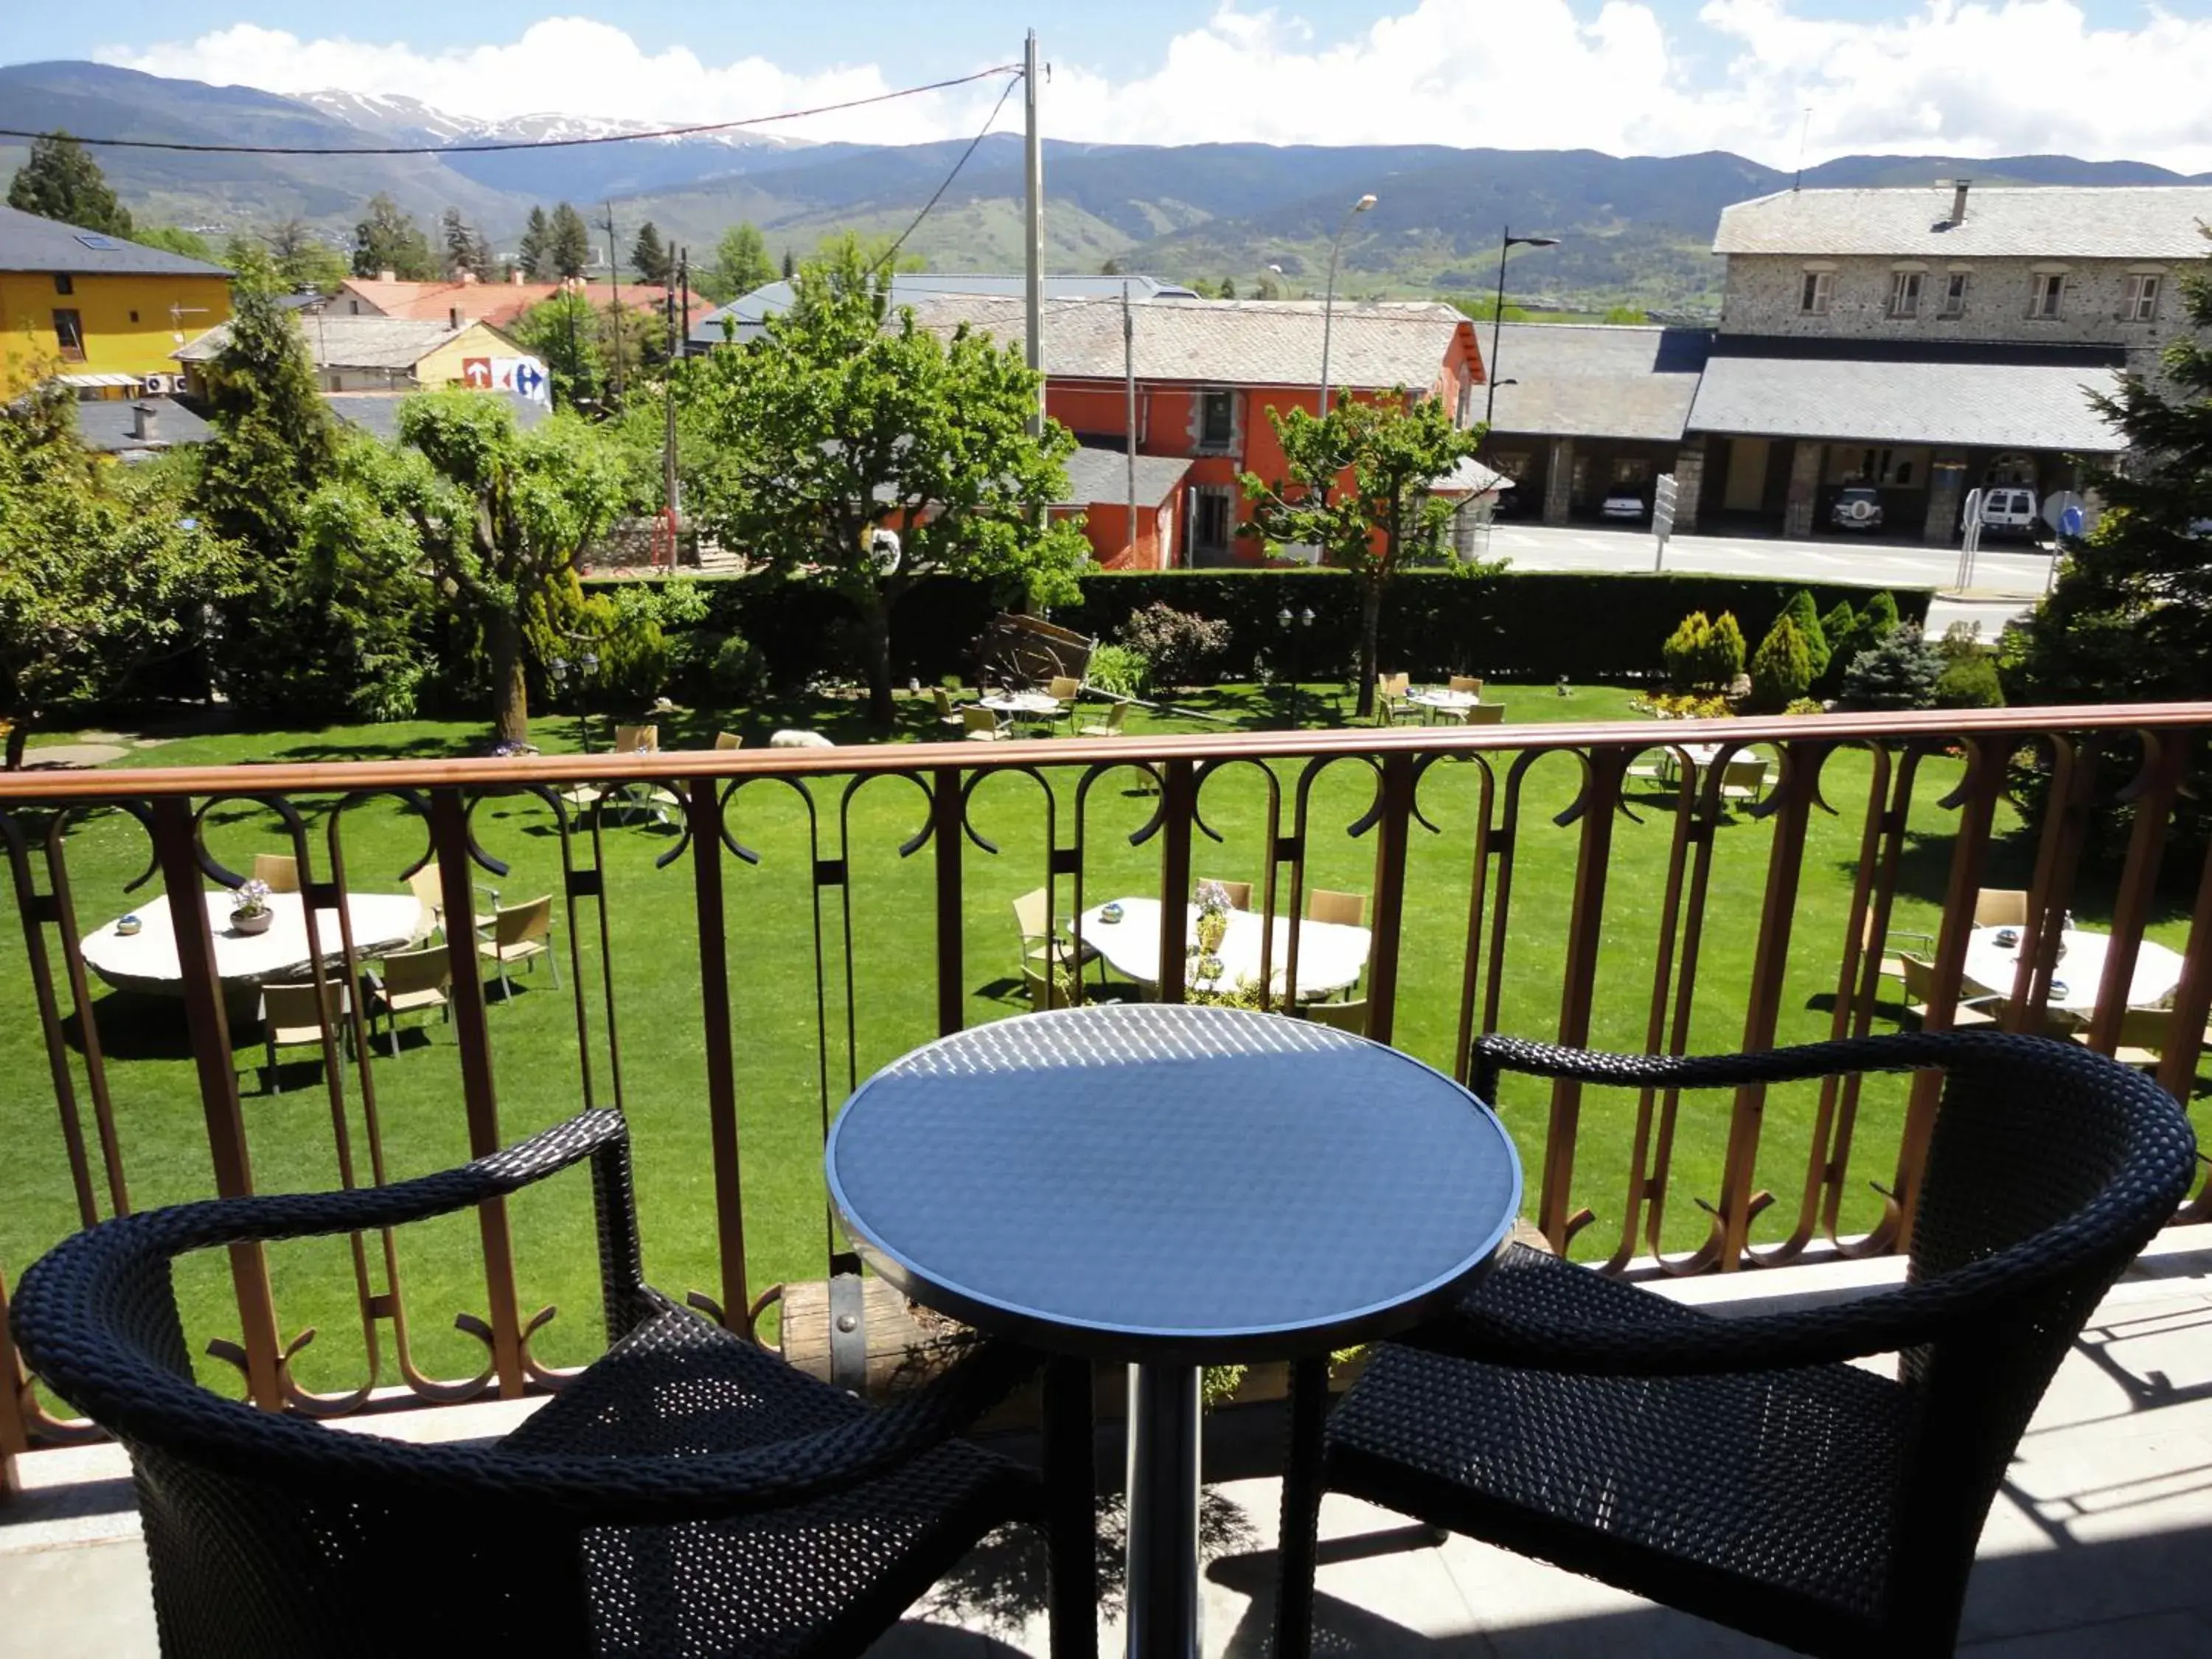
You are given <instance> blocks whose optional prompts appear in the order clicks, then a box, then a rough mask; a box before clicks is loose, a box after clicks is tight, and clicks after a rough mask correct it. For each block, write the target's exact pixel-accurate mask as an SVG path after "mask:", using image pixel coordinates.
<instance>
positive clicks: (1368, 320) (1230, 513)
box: [915, 295, 1483, 569]
mask: <svg viewBox="0 0 2212 1659" xmlns="http://www.w3.org/2000/svg"><path fill="white" fill-rule="evenodd" d="M1129 314H1130V318H1131V320H1132V328H1131V336H1130V338H1129V340H1128V341H1127V354H1128V355H1127V358H1125V355H1124V353H1125V343H1124V340H1123V336H1122V328H1121V315H1122V313H1121V304H1120V301H1119V300H1118V299H1116V300H1113V301H1098V300H1079V301H1061V302H1057V303H1051V304H1048V305H1047V307H1046V308H1045V319H1044V362H1045V375H1046V386H1045V410H1046V412H1047V413H1048V414H1049V415H1050V416H1052V417H1053V418H1054V420H1057V421H1059V422H1060V423H1061V424H1062V425H1063V426H1066V428H1068V429H1069V430H1071V431H1072V432H1073V433H1074V434H1075V435H1076V436H1077V438H1078V439H1079V441H1081V442H1082V443H1083V444H1084V445H1085V447H1086V449H1093V448H1095V449H1097V450H1100V451H1105V452H1109V453H1111V454H1112V455H1113V457H1114V458H1115V461H1116V463H1117V465H1118V464H1119V457H1120V453H1121V451H1122V449H1123V447H1124V446H1125V444H1126V442H1127V432H1128V416H1127V410H1128V388H1127V380H1126V378H1125V362H1128V361H1130V360H1133V366H1134V370H1135V379H1136V383H1137V384H1136V424H1137V450H1138V453H1139V457H1140V459H1141V458H1146V457H1157V458H1161V459H1177V460H1182V461H1185V462H1187V463H1188V468H1187V471H1185V473H1184V474H1183V475H1182V479H1181V481H1180V485H1179V488H1178V489H1177V495H1178V497H1179V499H1178V500H1174V501H1163V503H1162V505H1161V506H1160V507H1158V508H1156V509H1154V511H1153V512H1152V513H1151V514H1150V515H1149V521H1148V515H1147V513H1146V510H1145V507H1144V503H1143V501H1141V499H1140V501H1139V534H1138V536H1137V538H1135V541H1134V543H1133V542H1132V539H1131V538H1130V536H1129V534H1128V530H1127V518H1128V511H1127V507H1126V505H1124V504H1123V503H1124V502H1125V497H1126V486H1125V485H1121V484H1117V485H1116V486H1115V487H1114V488H1112V489H1109V490H1108V491H1107V493H1106V494H1105V495H1103V496H1101V497H1100V499H1099V501H1098V502H1097V503H1095V504H1094V505H1093V506H1092V507H1091V508H1090V509H1088V511H1089V515H1090V524H1091V544H1092V546H1093V549H1094V550H1095V551H1096V554H1097V558H1098V561H1099V562H1100V563H1101V564H1103V565H1106V566H1108V567H1109V568H1124V569H1127V568H1136V569H1148V568H1149V569H1164V568H1171V567H1175V566H1182V565H1210V564H1234V563H1255V562H1258V561H1259V559H1260V557H1261V553H1260V550H1259V548H1258V546H1257V545H1256V544H1255V543H1253V542H1252V541H1251V540H1250V539H1249V538H1241V537H1239V535H1238V534H1237V531H1238V527H1239V526H1242V525H1243V524H1244V523H1245V522H1246V521H1247V520H1249V518H1250V516H1251V508H1250V507H1249V504H1248V503H1247V502H1246V501H1245V500H1244V497H1243V490H1242V489H1239V488H1238V486H1237V478H1238V477H1239V476H1240V475H1241V474H1243V473H1244V472H1248V471H1249V472H1256V473H1258V474H1259V475H1260V476H1261V477H1263V478H1269V479H1274V478H1279V477H1282V476H1283V468H1284V463H1283V453H1282V447H1281V446H1280V445H1279V444H1278V443H1277V442H1276V440H1275V429H1274V426H1273V422H1270V421H1269V420H1268V418H1267V411H1268V410H1271V409H1272V410H1277V411H1279V412H1281V413H1284V414H1287V413H1288V412H1289V411H1290V410H1292V409H1304V410H1306V411H1308V412H1309V413H1313V412H1316V411H1317V410H1318V409H1319V407H1320V401H1321V396H1320V391H1319V383H1320V378H1321V354H1322V306H1321V302H1320V301H1313V300H1235V301H1225V300H1176V299H1155V300H1152V301H1147V302H1146V303H1145V304H1143V305H1139V306H1133V307H1130V313H1129ZM915 320H916V322H917V323H918V324H920V325H922V326H925V327H928V328H932V329H939V330H944V331H951V329H953V328H955V327H957V326H959V325H963V324H966V325H969V326H970V327H973V328H976V329H981V330H987V331H989V332H991V333H993V334H995V335H997V336H998V337H1000V338H1002V339H1008V338H1018V337H1020V335H1021V331H1022V328H1023V312H1022V304H1021V301H1018V300H1014V301H1009V300H1006V299H1001V298H995V297H993V298H985V297H980V296H970V295H959V296H945V297H943V298H935V299H930V300H927V301H923V302H922V303H921V304H919V305H917V306H916V307H915ZM1329 379H1330V380H1331V381H1332V382H1333V383H1334V386H1335V388H1336V390H1337V392H1350V393H1352V395H1355V396H1370V397H1371V396H1376V395H1379V394H1382V393H1385V392H1390V391H1392V390H1394V389H1395V388H1396V387H1399V386H1404V387H1405V388H1406V389H1407V392H1408V393H1409V394H1412V395H1414V396H1420V395H1424V394H1427V395H1433V396H1436V397H1438V398H1443V400H1444V401H1445V403H1446V404H1447V405H1448V406H1449V408H1450V409H1451V410H1453V413H1454V415H1455V418H1456V419H1457V420H1458V422H1460V424H1462V426H1465V425H1468V424H1471V423H1472V417H1473V415H1474V402H1475V392H1476V390H1477V388H1478V387H1480V386H1481V385H1482V384H1483V368H1482V354H1481V349H1480V345H1479V343H1478V342H1477V340H1476V337H1475V331H1474V325H1472V324H1471V323H1469V322H1468V319H1466V318H1465V317H1464V316H1463V315H1462V314H1461V313H1460V312H1459V311H1457V310H1456V309H1455V308H1454V307H1450V306H1447V305H1443V304H1439V303H1436V302H1433V301H1416V302H1409V303H1389V302H1372V303H1364V304H1352V303H1340V304H1339V305H1337V306H1336V307H1334V318H1333V320H1332V322H1331V325H1330V340H1329ZM1116 476H1117V477H1119V476H1120V475H1119V474H1118V473H1117V474H1116ZM1101 477H1102V479H1103V477H1104V473H1103V471H1102V473H1101ZM1163 532H1164V533H1163Z"/></svg>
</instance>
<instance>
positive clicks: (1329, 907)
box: [1306, 887, 1367, 927]
mask: <svg viewBox="0 0 2212 1659" xmlns="http://www.w3.org/2000/svg"><path fill="white" fill-rule="evenodd" d="M1306 920H1307V921H1334V922H1337V923H1340V924H1341V925H1342V926H1344V927H1365V926H1366V925H1367V895H1366V894H1364V893H1338V892H1333V891H1331V890H1329V889H1328V888H1326V887H1316V888H1314V889H1313V890H1310V892H1308V893H1307V894H1306Z"/></svg>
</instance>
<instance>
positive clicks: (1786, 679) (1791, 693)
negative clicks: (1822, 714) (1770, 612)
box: [1751, 611, 1813, 711]
mask: <svg viewBox="0 0 2212 1659" xmlns="http://www.w3.org/2000/svg"><path fill="white" fill-rule="evenodd" d="M1812 685H1813V653H1812V651H1811V649H1810V648H1809V647H1808V641H1806V638H1805V635H1804V630H1802V629H1800V628H1799V627H1798V626H1797V619H1796V617H1794V616H1793V615H1791V614H1790V612H1789V611H1784V612H1783V613H1782V614H1781V615H1780V616H1778V617H1776V618H1775V619H1774V626H1773V627H1771V628H1770V629H1767V630H1766V637H1765V639H1763V640H1761V641H1759V649H1758V650H1757V651H1756V652H1754V653H1753V654H1752V659H1751V696H1752V703H1753V707H1754V708H1761V709H1766V710H1770V711H1772V710H1779V709H1784V708H1788V707H1789V706H1790V704H1791V703H1793V702H1796V701H1797V699H1798V698H1800V697H1802V696H1804V695H1805V694H1806V692H1808V690H1811V689H1812Z"/></svg>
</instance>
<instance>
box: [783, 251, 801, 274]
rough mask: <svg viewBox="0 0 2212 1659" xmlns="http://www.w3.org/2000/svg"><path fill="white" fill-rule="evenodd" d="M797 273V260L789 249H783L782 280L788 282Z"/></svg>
mask: <svg viewBox="0 0 2212 1659" xmlns="http://www.w3.org/2000/svg"><path fill="white" fill-rule="evenodd" d="M798 274H799V261H797V260H796V259H794V258H792V257H791V250H790V249H789V248H786V249H784V251H783V280H784V281H785V282H789V281H791V280H792V278H793V277H794V276H798Z"/></svg>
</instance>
